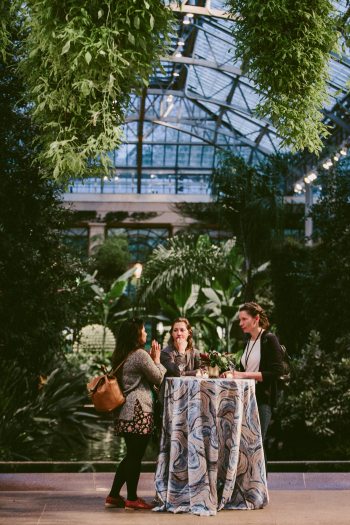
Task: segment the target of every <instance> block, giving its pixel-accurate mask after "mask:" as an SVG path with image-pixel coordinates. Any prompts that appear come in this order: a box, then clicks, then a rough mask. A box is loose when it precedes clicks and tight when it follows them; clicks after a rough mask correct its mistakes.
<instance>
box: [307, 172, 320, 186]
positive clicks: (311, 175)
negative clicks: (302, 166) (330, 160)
mask: <svg viewBox="0 0 350 525" xmlns="http://www.w3.org/2000/svg"><path fill="white" fill-rule="evenodd" d="M306 179H308V184H310V182H313V181H314V180H316V179H317V175H316V173H315V172H314V171H311V172H310V173H309V174H308V176H307V177H306ZM304 180H305V179H304ZM305 182H306V180H305Z"/></svg>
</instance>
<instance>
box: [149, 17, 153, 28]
mask: <svg viewBox="0 0 350 525" xmlns="http://www.w3.org/2000/svg"><path fill="white" fill-rule="evenodd" d="M149 23H150V26H151V29H153V28H154V16H153V15H150V16H149Z"/></svg>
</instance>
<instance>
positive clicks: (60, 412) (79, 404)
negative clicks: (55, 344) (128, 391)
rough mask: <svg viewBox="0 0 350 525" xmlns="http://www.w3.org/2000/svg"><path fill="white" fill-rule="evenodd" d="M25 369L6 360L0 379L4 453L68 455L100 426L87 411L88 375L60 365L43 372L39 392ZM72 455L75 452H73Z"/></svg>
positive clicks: (23, 456) (0, 448) (28, 457)
mask: <svg viewBox="0 0 350 525" xmlns="http://www.w3.org/2000/svg"><path fill="white" fill-rule="evenodd" d="M31 388H32V387H31V386H30V385H29V384H28V381H27V384H26V382H25V381H23V369H22V368H21V367H18V366H16V365H14V364H13V363H11V364H8V365H7V368H6V374H5V375H3V377H2V380H1V382H0V397H1V405H0V455H1V458H2V459H6V460H40V459H45V460H46V459H48V458H51V459H67V451H70V453H71V451H72V450H74V449H75V450H76V451H79V450H81V449H82V448H83V447H84V445H86V442H87V439H88V438H89V437H91V436H92V435H93V434H94V432H96V430H97V425H94V419H96V416H94V415H90V414H88V413H86V412H84V411H83V404H84V403H86V401H87V396H86V387H85V377H84V376H83V374H79V375H72V374H71V373H69V372H68V371H67V370H64V369H56V370H54V371H53V372H52V373H51V374H50V375H49V376H48V377H41V378H40V382H38V384H37V385H36V392H35V395H34V396H33V394H32V393H31V392H30V390H31ZM72 459H74V458H72Z"/></svg>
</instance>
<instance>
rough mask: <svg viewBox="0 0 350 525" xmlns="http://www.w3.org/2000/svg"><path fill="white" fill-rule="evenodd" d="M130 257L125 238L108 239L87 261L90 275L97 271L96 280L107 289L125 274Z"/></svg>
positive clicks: (119, 236) (117, 236) (120, 236)
mask: <svg viewBox="0 0 350 525" xmlns="http://www.w3.org/2000/svg"><path fill="white" fill-rule="evenodd" d="M130 259H131V255H130V252H129V248H128V240H127V238H126V237H125V236H122V235H114V236H112V237H108V238H107V239H106V240H105V241H104V242H103V244H101V245H99V246H98V248H97V249H96V253H95V254H94V255H93V256H92V257H91V259H90V260H89V261H88V268H89V270H90V273H94V272H95V271H96V270H97V278H98V280H99V282H100V284H101V285H102V286H103V287H104V288H109V286H110V285H111V284H112V282H113V281H115V279H116V278H117V277H119V276H120V275H122V273H124V272H126V270H127V269H128V266H129V263H130Z"/></svg>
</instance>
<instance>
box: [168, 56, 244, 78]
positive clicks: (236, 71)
mask: <svg viewBox="0 0 350 525" xmlns="http://www.w3.org/2000/svg"><path fill="white" fill-rule="evenodd" d="M160 60H161V61H162V62H173V63H175V64H186V65H188V66H200V67H207V68H209V69H215V70H216V71H222V72H224V73H230V74H233V75H241V74H242V70H241V69H240V68H239V67H235V66H230V65H227V64H223V65H221V66H220V64H217V63H216V62H212V61H210V60H204V59H202V58H192V57H184V56H182V57H176V56H167V57H160Z"/></svg>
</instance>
